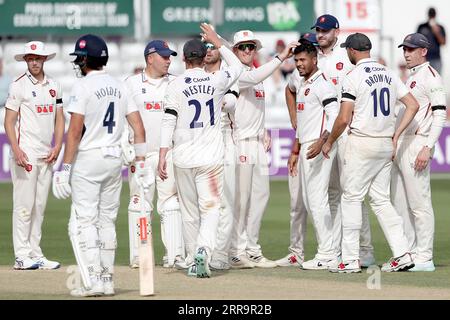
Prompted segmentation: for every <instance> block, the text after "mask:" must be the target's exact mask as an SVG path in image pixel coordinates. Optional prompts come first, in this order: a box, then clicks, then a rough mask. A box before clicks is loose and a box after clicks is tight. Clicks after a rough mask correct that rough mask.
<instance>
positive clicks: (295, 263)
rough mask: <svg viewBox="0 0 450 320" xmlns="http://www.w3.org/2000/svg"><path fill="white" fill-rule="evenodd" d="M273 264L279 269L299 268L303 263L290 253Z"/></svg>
mask: <svg viewBox="0 0 450 320" xmlns="http://www.w3.org/2000/svg"><path fill="white" fill-rule="evenodd" d="M275 263H276V264H277V266H279V267H300V266H301V265H302V263H303V259H302V258H301V257H299V256H297V255H296V254H295V253H292V252H291V253H289V254H288V255H287V256H285V257H284V258H281V259H279V260H277V261H275Z"/></svg>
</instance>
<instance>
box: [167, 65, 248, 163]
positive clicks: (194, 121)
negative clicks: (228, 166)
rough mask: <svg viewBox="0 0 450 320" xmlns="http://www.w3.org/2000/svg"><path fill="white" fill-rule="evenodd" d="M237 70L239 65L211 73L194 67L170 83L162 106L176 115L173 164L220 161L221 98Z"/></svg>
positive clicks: (237, 74)
mask: <svg viewBox="0 0 450 320" xmlns="http://www.w3.org/2000/svg"><path fill="white" fill-rule="evenodd" d="M240 72H241V68H240V67H239V68H229V69H226V70H219V71H217V72H214V73H207V72H205V71H204V70H203V69H201V68H193V69H188V70H186V71H185V72H184V73H183V74H182V75H180V76H178V77H177V78H176V79H175V80H173V81H172V82H170V83H169V85H168V87H167V90H166V96H165V99H164V108H165V110H166V112H169V113H170V112H176V114H177V122H176V126H175V131H174V135H173V143H174V145H173V163H174V164H175V165H176V166H177V167H180V168H195V167H200V166H205V165H213V164H218V163H222V162H223V156H224V144H223V136H222V130H221V123H220V122H221V115H222V98H223V96H224V94H225V93H226V92H227V91H228V89H229V88H230V87H231V85H232V84H233V83H234V82H235V81H236V80H237V78H238V76H239V75H240ZM168 109H170V110H168Z"/></svg>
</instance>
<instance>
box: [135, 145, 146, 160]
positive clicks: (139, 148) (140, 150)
mask: <svg viewBox="0 0 450 320" xmlns="http://www.w3.org/2000/svg"><path fill="white" fill-rule="evenodd" d="M146 151H147V146H146V144H145V143H144V142H142V143H135V144H134V152H135V153H136V157H145V153H146Z"/></svg>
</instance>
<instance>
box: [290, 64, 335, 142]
mask: <svg viewBox="0 0 450 320" xmlns="http://www.w3.org/2000/svg"><path fill="white" fill-rule="evenodd" d="M288 86H289V89H290V90H291V91H292V92H296V106H297V138H298V139H299V142H300V143H301V144H303V143H306V142H310V141H314V140H317V139H319V138H320V136H321V135H322V133H323V131H325V130H327V131H328V132H331V128H332V126H333V123H334V121H333V122H331V123H330V122H329V121H328V119H327V116H326V110H325V108H332V109H333V110H332V112H333V113H334V115H337V113H338V105H337V93H336V89H335V88H334V87H333V85H332V84H331V83H330V82H328V81H327V80H326V78H325V76H324V74H323V73H322V71H321V70H318V71H317V72H316V73H314V74H313V75H312V76H311V77H310V78H309V79H308V80H306V81H305V79H304V78H303V77H302V78H298V77H291V78H290V80H289V83H288Z"/></svg>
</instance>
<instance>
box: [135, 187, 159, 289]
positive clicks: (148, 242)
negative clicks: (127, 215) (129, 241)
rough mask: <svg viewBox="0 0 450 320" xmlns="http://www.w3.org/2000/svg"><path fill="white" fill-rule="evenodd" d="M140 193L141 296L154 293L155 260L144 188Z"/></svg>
mask: <svg viewBox="0 0 450 320" xmlns="http://www.w3.org/2000/svg"><path fill="white" fill-rule="evenodd" d="M140 189H141V190H140V193H141V216H140V217H139V218H138V219H139V221H138V225H139V291H140V295H141V296H151V295H154V294H155V288H154V277H155V275H154V272H155V260H154V257H153V236H152V224H151V221H148V219H147V215H146V212H145V198H144V188H143V187H141V188H140Z"/></svg>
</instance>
